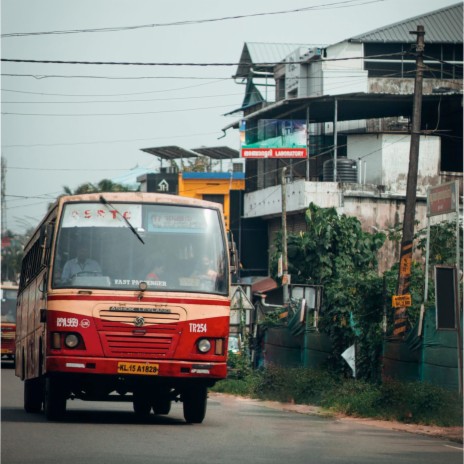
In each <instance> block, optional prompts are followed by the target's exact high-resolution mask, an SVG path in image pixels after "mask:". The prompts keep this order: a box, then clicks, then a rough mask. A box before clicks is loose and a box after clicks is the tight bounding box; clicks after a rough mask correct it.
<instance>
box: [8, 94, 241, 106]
mask: <svg viewBox="0 0 464 464" xmlns="http://www.w3.org/2000/svg"><path fill="white" fill-rule="evenodd" d="M237 95H243V93H226V94H220V95H199V96H192V97H168V98H147V99H137V100H83V101H62V100H61V101H5V100H2V104H11V105H13V104H15V105H16V104H19V105H21V104H31V105H36V104H44V105H60V104H66V105H69V104H71V105H79V104H88V103H135V102H142V103H144V102H154V101H173V100H198V99H206V98H218V97H235V96H237Z"/></svg>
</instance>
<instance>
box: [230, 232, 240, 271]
mask: <svg viewBox="0 0 464 464" xmlns="http://www.w3.org/2000/svg"><path fill="white" fill-rule="evenodd" d="M228 242H229V259H230V272H231V274H236V273H237V270H238V260H237V247H236V246H235V242H234V238H233V236H232V232H229V233H228Z"/></svg>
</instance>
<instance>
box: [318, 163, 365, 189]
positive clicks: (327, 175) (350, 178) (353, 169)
mask: <svg viewBox="0 0 464 464" xmlns="http://www.w3.org/2000/svg"><path fill="white" fill-rule="evenodd" d="M333 166H334V161H333V159H329V160H327V161H325V162H324V164H323V165H322V178H323V181H324V182H334V178H333V175H334V169H333ZM336 181H337V182H350V183H357V182H358V165H357V164H356V161H355V160H353V159H349V158H337V180H336Z"/></svg>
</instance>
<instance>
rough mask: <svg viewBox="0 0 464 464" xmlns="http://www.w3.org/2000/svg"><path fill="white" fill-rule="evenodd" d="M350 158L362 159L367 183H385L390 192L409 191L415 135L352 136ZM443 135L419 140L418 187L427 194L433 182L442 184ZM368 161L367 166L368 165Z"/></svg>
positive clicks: (349, 146) (349, 141)
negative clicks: (408, 177)
mask: <svg viewBox="0 0 464 464" xmlns="http://www.w3.org/2000/svg"><path fill="white" fill-rule="evenodd" d="M347 144H348V147H347V155H348V158H351V159H354V160H357V161H359V160H360V161H361V163H360V164H359V165H358V169H359V171H360V173H364V172H366V176H365V178H364V177H361V180H362V181H363V182H366V183H368V184H374V185H384V186H385V187H386V190H387V191H389V192H396V193H404V192H405V191H406V184H407V176H408V169H409V150H410V144H411V137H410V135H408V134H362V135H349V136H348V139H347ZM440 152H441V141H440V137H434V136H422V137H421V139H420V143H419V169H418V176H417V190H418V192H419V193H422V194H425V193H426V191H427V188H428V187H429V186H430V185H436V184H438V183H439V175H440ZM364 163H365V165H364Z"/></svg>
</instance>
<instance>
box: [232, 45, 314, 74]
mask: <svg viewBox="0 0 464 464" xmlns="http://www.w3.org/2000/svg"><path fill="white" fill-rule="evenodd" d="M316 46H320V45H310V44H296V43H264V42H245V44H244V45H243V49H242V54H241V56H240V61H239V65H238V68H237V72H236V73H235V76H234V77H248V75H249V73H250V67H251V65H255V64H256V63H271V64H270V65H269V66H253V69H254V70H255V71H272V69H273V68H274V65H275V63H279V62H280V61H282V60H283V59H284V58H285V57H287V56H288V55H290V53H292V52H294V51H295V50H296V49H297V48H299V47H304V48H311V47H316Z"/></svg>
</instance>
